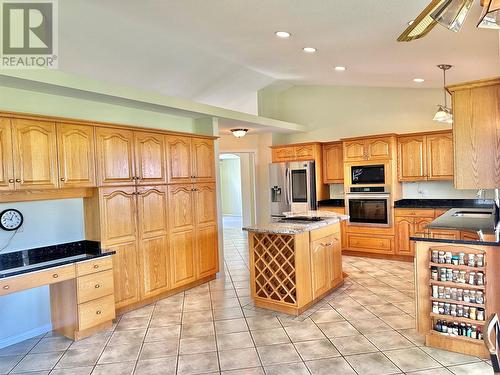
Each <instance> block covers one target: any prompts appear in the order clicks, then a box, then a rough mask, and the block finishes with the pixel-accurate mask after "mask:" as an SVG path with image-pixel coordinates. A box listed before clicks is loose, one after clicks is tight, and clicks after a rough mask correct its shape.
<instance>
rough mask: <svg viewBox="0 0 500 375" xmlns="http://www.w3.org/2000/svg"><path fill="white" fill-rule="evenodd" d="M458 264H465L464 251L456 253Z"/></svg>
mask: <svg viewBox="0 0 500 375" xmlns="http://www.w3.org/2000/svg"><path fill="white" fill-rule="evenodd" d="M438 259H439V257H438ZM458 264H459V265H461V266H465V253H458Z"/></svg>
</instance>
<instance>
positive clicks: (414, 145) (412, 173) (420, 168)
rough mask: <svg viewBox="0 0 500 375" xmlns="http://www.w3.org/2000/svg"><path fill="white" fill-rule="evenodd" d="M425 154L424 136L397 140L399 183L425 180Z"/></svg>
mask: <svg viewBox="0 0 500 375" xmlns="http://www.w3.org/2000/svg"><path fill="white" fill-rule="evenodd" d="M426 153H427V150H426V147H425V136H416V137H404V138H400V139H399V140H398V179H399V181H419V180H425V179H426V176H427V171H426V169H427V168H426V167H427V160H426Z"/></svg>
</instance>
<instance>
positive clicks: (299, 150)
mask: <svg viewBox="0 0 500 375" xmlns="http://www.w3.org/2000/svg"><path fill="white" fill-rule="evenodd" d="M295 160H314V146H313V145H305V146H296V147H295Z"/></svg>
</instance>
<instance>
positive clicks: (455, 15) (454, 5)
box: [430, 0, 474, 32]
mask: <svg viewBox="0 0 500 375" xmlns="http://www.w3.org/2000/svg"><path fill="white" fill-rule="evenodd" d="M473 3H474V0H445V1H444V2H443V3H442V4H441V5H440V6H438V7H437V8H436V9H434V11H433V12H432V13H431V14H430V16H431V18H432V19H433V20H434V21H436V22H438V23H439V24H440V25H442V26H444V27H446V28H447V29H449V30H451V31H454V32H459V31H460V29H461V28H462V25H463V24H464V22H465V19H466V18H467V14H469V9H470V8H471V6H472V4H473Z"/></svg>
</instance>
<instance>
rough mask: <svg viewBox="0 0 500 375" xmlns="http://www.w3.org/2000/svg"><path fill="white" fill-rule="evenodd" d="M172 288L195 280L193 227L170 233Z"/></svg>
mask: <svg viewBox="0 0 500 375" xmlns="http://www.w3.org/2000/svg"><path fill="white" fill-rule="evenodd" d="M170 249H171V251H170V259H171V267H170V269H171V272H172V288H177V287H179V286H182V285H185V284H188V283H190V282H193V281H195V280H196V254H195V234H194V229H189V230H184V231H179V232H173V233H171V234H170Z"/></svg>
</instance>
